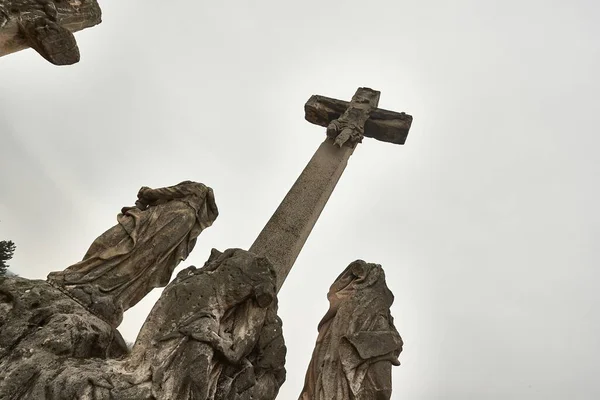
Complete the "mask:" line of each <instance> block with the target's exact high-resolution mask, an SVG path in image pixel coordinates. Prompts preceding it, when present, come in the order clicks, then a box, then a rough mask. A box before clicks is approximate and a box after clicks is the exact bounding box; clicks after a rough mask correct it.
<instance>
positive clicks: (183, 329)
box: [128, 249, 285, 400]
mask: <svg viewBox="0 0 600 400" xmlns="http://www.w3.org/2000/svg"><path fill="white" fill-rule="evenodd" d="M276 311H277V303H276V293H275V273H274V270H273V267H272V265H271V264H270V263H269V261H268V260H267V259H266V258H264V257H257V256H256V255H254V254H252V253H249V252H247V251H245V250H241V249H228V250H226V251H225V252H223V253H220V252H218V251H216V250H213V252H212V254H211V257H210V258H209V260H208V261H207V262H206V264H205V265H204V267H202V268H200V269H195V268H194V267H190V268H187V269H185V270H183V271H181V272H180V273H179V274H178V275H177V278H175V280H174V281H173V282H172V283H171V284H169V285H168V286H167V288H166V289H165V290H164V292H163V294H162V296H161V298H160V299H159V301H158V302H157V303H156V305H155V306H154V308H153V310H152V311H151V312H150V315H149V316H148V318H147V320H146V323H145V324H144V326H143V327H142V329H141V331H140V334H139V336H138V339H137V340H136V343H135V346H134V348H133V351H132V355H131V358H130V361H129V362H128V363H129V364H130V365H132V366H134V367H135V368H137V369H138V370H140V369H141V370H144V371H146V372H143V373H141V375H144V374H149V375H151V376H152V386H153V390H154V393H155V396H156V397H157V398H158V399H195V400H205V399H237V398H238V397H235V395H241V393H243V392H245V391H248V389H251V390H254V389H253V387H254V386H255V385H256V381H257V375H258V378H259V384H260V385H261V386H265V387H266V388H268V387H269V382H262V380H261V379H260V378H262V377H263V376H264V375H265V374H266V375H269V374H275V375H277V377H276V378H275V380H276V382H275V383H276V385H275V386H276V387H275V388H272V385H271V386H270V387H271V389H270V390H271V393H272V397H269V396H267V395H268V393H265V394H261V395H260V396H259V397H255V398H261V399H274V398H275V395H276V394H277V392H278V389H279V386H281V384H282V383H283V379H285V370H284V369H283V363H284V359H285V347H284V346H283V336H282V334H281V321H280V320H279V319H278V317H277V316H276ZM263 332H264V333H263ZM269 335H270V337H269ZM261 339H262V341H261ZM272 343H277V344H279V346H278V347H277V349H276V351H277V353H278V354H276V355H271V354H269V353H268V352H267V351H266V350H267V348H268V346H269V345H270V344H272ZM265 361H266V362H265ZM254 364H256V365H254ZM139 374H140V373H139V372H138V375H139ZM267 378H268V377H267ZM244 398H246V397H244Z"/></svg>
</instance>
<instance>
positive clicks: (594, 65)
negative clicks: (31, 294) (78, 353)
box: [0, 0, 600, 400]
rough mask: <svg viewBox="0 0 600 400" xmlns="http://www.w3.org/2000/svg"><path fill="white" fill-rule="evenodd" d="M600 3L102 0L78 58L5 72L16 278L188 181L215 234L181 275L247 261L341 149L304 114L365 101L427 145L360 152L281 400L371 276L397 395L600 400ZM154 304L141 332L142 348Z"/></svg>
mask: <svg viewBox="0 0 600 400" xmlns="http://www.w3.org/2000/svg"><path fill="white" fill-rule="evenodd" d="M599 4H600V3H598V2H597V1H592V0H588V1H584V0H578V1H560V2H559V1H553V0H545V1H541V0H539V1H536V0H522V1H512V0H508V1H506V0H505V1H501V2H500V1H481V0H479V1H476V0H471V1H466V0H462V1H460V0H459V1H452V2H450V1H441V0H438V1H419V2H416V1H413V2H401V1H368V2H367V1H361V2H358V1H348V0H347V1H343V2H342V1H303V2H283V1H279V2H278V1H260V2H243V1H226V2H218V1H213V2H204V1H189V0H188V1H182V0H172V1H169V2H167V3H165V2H161V3H160V4H159V2H151V1H142V0H135V1H134V0H128V1H122V0H121V1H115V0H112V1H111V0H105V1H101V6H102V8H103V20H104V22H103V23H102V24H100V25H98V26H97V27H94V28H91V29H88V30H85V31H82V32H80V33H78V34H76V37H77V40H78V43H79V46H80V49H81V53H82V56H81V62H80V63H79V64H76V65H74V66H71V67H54V66H52V65H50V64H49V63H47V62H46V61H45V60H44V59H42V58H41V57H40V56H39V55H37V54H36V53H35V52H34V51H32V50H25V51H22V52H19V53H16V54H13V55H10V56H7V57H2V58H1V59H0V137H1V141H0V160H1V168H0V187H1V192H0V193H1V195H0V240H2V239H11V240H13V241H14V242H15V243H16V244H17V250H16V254H15V257H14V259H13V260H12V262H11V266H12V269H13V270H14V272H16V273H18V274H20V275H22V276H25V277H29V278H45V276H46V275H47V274H48V272H50V271H52V270H58V269H63V268H66V267H67V266H69V265H71V264H73V263H75V262H77V261H78V260H80V259H81V257H82V256H83V254H84V253H85V251H86V250H87V248H88V246H89V245H90V244H91V242H92V241H93V240H94V238H95V237H96V236H98V235H99V234H100V233H102V232H103V231H105V230H106V229H107V228H109V227H110V226H112V225H113V224H114V223H115V222H116V214H117V213H118V212H119V210H120V208H121V207H122V206H125V205H131V204H132V203H133V201H134V200H135V195H136V193H137V190H138V189H139V188H140V187H141V186H142V185H147V186H153V187H156V186H167V185H172V184H175V183H178V182H180V181H182V180H187V179H189V180H196V181H199V182H203V183H205V184H207V185H209V186H211V187H212V188H213V189H214V191H215V197H216V200H217V204H218V206H219V209H220V216H219V218H218V219H217V220H216V222H215V224H214V225H213V226H212V227H211V228H209V229H207V230H206V231H204V232H203V233H202V235H201V236H200V238H199V240H198V244H197V246H196V249H195V250H194V252H193V253H192V255H191V256H190V257H189V258H188V260H186V261H185V262H183V263H182V264H181V265H180V268H183V267H185V266H188V265H192V264H193V265H197V266H200V265H202V264H203V262H204V260H205V259H206V258H207V257H208V255H209V252H210V249H211V248H212V247H215V248H218V249H220V250H224V249H226V248H229V247H241V248H248V247H249V246H250V244H251V243H252V242H253V240H254V238H255V237H256V235H257V234H258V233H259V232H260V230H261V229H262V227H263V225H264V224H265V223H266V222H267V220H268V218H269V217H270V215H271V214H272V212H273V211H274V210H275V208H276V206H277V205H278V203H279V202H280V200H281V199H282V198H283V196H284V195H285V193H286V192H287V190H288V189H289V188H290V186H291V185H292V183H293V182H294V180H295V179H296V177H297V175H298V174H299V173H300V171H301V170H302V168H303V167H304V165H305V164H306V162H307V161H308V160H309V159H310V157H311V156H312V154H313V152H314V151H315V150H316V148H317V146H318V145H319V143H320V142H321V141H322V140H323V139H324V137H325V132H324V129H323V128H320V127H316V126H314V125H310V124H309V123H307V122H305V121H304V119H303V105H304V102H305V101H306V100H307V99H308V98H309V97H310V96H311V95H312V94H321V95H325V96H330V97H336V98H341V99H350V97H351V96H352V94H353V93H354V91H355V90H356V88H357V87H359V86H367V87H372V88H374V89H377V90H380V91H381V92H382V94H381V101H380V107H383V108H387V109H390V110H395V111H405V112H407V113H409V114H412V115H413V116H414V123H413V127H412V130H411V133H410V134H409V137H408V141H407V143H406V145H405V146H395V145H391V144H386V143H381V142H376V141H374V140H368V139H366V140H365V141H364V142H363V144H361V145H360V146H359V148H358V149H357V150H356V152H355V153H354V155H353V156H352V158H351V159H350V162H349V164H348V167H347V169H346V172H345V173H344V175H343V176H342V178H341V180H340V183H339V184H338V187H337V189H336V190H335V192H334V194H333V196H332V197H331V199H330V201H329V203H328V205H327V207H326V208H325V210H324V212H323V214H322V216H321V218H320V220H319V222H318V223H317V225H316V227H315V229H314V230H313V233H312V235H311V236H310V238H309V239H308V242H307V243H306V245H305V247H304V250H303V252H302V253H301V255H300V257H299V258H298V260H297V262H296V264H295V266H294V269H293V270H292V272H291V274H290V276H289V278H288V281H287V282H286V284H285V285H284V287H283V289H282V291H281V293H280V316H281V317H282V319H283V322H284V335H285V338H286V342H287V346H288V356H287V371H288V378H287V382H286V383H285V384H284V386H283V387H282V389H281V391H280V396H279V398H281V399H295V398H297V396H298V394H299V393H300V389H301V387H302V384H303V380H304V372H305V369H306V367H307V365H308V361H309V358H310V355H311V352H312V348H313V346H314V341H315V339H316V327H317V323H318V322H319V320H320V319H321V317H322V316H323V314H324V313H325V311H326V310H327V300H326V293H327V290H328V287H329V285H330V284H331V283H332V282H333V280H334V279H335V277H336V276H337V275H338V274H339V273H340V272H341V271H342V270H343V269H344V268H345V267H346V266H347V265H348V264H349V263H350V262H351V261H353V260H355V259H357V258H361V259H364V260H366V261H369V262H376V263H380V264H382V265H383V267H384V269H385V271H386V274H387V281H388V286H389V287H390V289H391V290H392V291H393V292H394V294H395V297H396V300H395V303H394V306H393V308H392V313H393V315H394V317H395V322H396V326H397V328H398V330H399V332H400V333H401V335H402V337H403V339H404V341H405V348H404V351H403V353H402V354H401V356H400V360H401V362H402V365H401V366H400V367H397V368H395V369H394V394H393V398H394V399H410V400H413V399H414V400H420V399H425V400H429V399H457V400H458V399H461V400H462V399H502V400H506V399H528V400H529V399H532V400H533V399H540V400H541V399H544V400H547V399H566V398H570V399H597V398H600V381H599V380H598V378H597V375H598V371H600V344H599V340H598V338H599V337H600V320H599V318H598V312H597V310H595V309H593V306H594V305H596V306H597V305H598V304H599V302H600V292H599V291H598V290H597V287H598V279H599V278H600V273H599V272H598V268H597V264H598V260H599V258H600V257H599V255H598V250H597V242H598V240H599V236H600V216H599V213H598V204H599V203H600V192H599V190H598V187H597V182H598V177H599V175H600V166H599V164H598V162H597V158H598V157H597V154H598V147H599V146H600V135H598V127H599V126H600V112H599V111H600V110H599V101H598V93H599V92H600V78H599V73H598V71H600V45H599V44H598V43H599V42H598V39H599V38H600V24H598V21H599V18H600V15H599V14H600V13H599V11H600V5H599ZM595 244H596V246H594V245H595ZM594 247H595V248H594ZM178 270H179V269H178ZM159 294H160V291H159V290H156V291H155V292H153V293H152V294H151V295H150V296H148V298H147V299H145V300H144V301H143V302H142V303H140V304H139V305H138V306H136V307H135V308H134V309H133V310H131V311H129V312H128V313H127V314H126V316H125V321H124V323H123V325H122V326H121V332H122V333H123V335H124V336H125V337H126V338H127V339H128V340H131V341H133V340H134V338H135V336H136V334H137V330H138V329H139V327H140V326H141V324H142V322H143V320H144V318H145V316H146V314H147V313H148V312H149V310H150V307H151V306H152V304H153V303H154V301H155V300H156V299H157V298H158V296H159Z"/></svg>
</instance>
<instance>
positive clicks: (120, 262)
mask: <svg viewBox="0 0 600 400" xmlns="http://www.w3.org/2000/svg"><path fill="white" fill-rule="evenodd" d="M217 216H218V209H217V206H216V203H215V199H214V194H213V191H212V189H211V188H209V187H207V186H205V185H203V184H201V183H197V182H191V181H185V182H182V183H180V184H178V185H175V186H171V187H166V188H160V189H150V188H148V187H143V188H141V189H140V191H139V192H138V200H137V202H136V206H135V207H124V208H123V210H122V213H121V214H119V215H118V216H117V221H118V224H117V225H115V226H114V227H112V228H110V229H109V230H107V231H106V232H104V233H103V234H102V235H100V236H99V237H98V238H97V239H96V240H95V241H94V242H93V243H92V245H91V246H90V248H89V250H88V251H87V253H86V254H85V256H84V257H83V260H82V261H80V262H78V263H76V264H74V265H72V266H70V267H69V268H67V269H65V270H64V271H58V272H52V273H50V274H49V275H48V280H49V281H50V282H51V283H53V284H54V285H57V286H59V287H62V288H64V289H66V290H67V291H68V292H69V294H71V295H72V296H74V297H76V298H77V299H78V300H79V301H82V302H83V304H84V305H85V306H87V307H88V308H90V309H91V310H92V311H94V312H95V313H96V314H97V315H99V316H101V317H102V318H104V319H105V320H107V321H108V322H110V323H111V324H113V325H114V326H115V327H116V326H118V325H119V324H120V322H121V320H122V314H123V312H124V311H126V310H127V309H129V308H131V307H133V306H134V305H135V304H137V303H138V302H139V301H140V300H141V299H142V298H143V297H144V296H145V295H146V294H148V293H149V292H150V291H151V290H152V289H154V288H156V287H163V286H165V285H166V284H167V283H168V282H169V280H170V279H171V274H172V272H173V270H174V269H175V267H176V266H177V264H179V262H181V261H182V260H185V259H186V258H187V256H188V255H189V253H190V252H191V251H192V249H193V248H194V245H195V243H196V238H197V237H198V235H199V234H200V232H202V231H203V230H204V229H205V228H207V227H209V226H211V225H212V223H213V222H214V220H215V219H216V218H217Z"/></svg>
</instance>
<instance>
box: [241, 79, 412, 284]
mask: <svg viewBox="0 0 600 400" xmlns="http://www.w3.org/2000/svg"><path fill="white" fill-rule="evenodd" d="M379 95H380V92H378V91H376V90H372V89H368V88H359V89H358V90H357V91H356V93H355V94H354V96H353V97H352V101H350V102H349V103H348V102H345V101H341V100H336V99H331V98H328V97H323V96H312V97H311V98H310V99H309V100H308V102H307V103H306V105H305V106H304V110H305V118H306V120H307V121H309V122H311V123H314V124H316V125H320V126H325V127H327V138H326V139H325V141H324V142H323V143H321V145H320V146H319V148H318V149H317V151H316V152H315V154H314V155H313V157H312V158H311V160H310V161H309V162H308V164H307V165H306V167H305V168H304V171H302V173H301V174H300V176H299V177H298V179H297V180H296V182H295V183H294V185H293V186H292V188H291V189H290V191H289V192H288V194H287V195H286V196H285V198H284V199H283V201H282V202H281V204H280V205H279V207H278V208H277V210H276V211H275V213H274V214H273V216H272V217H271V219H270V220H269V221H268V222H267V224H266V225H265V227H264V228H263V230H262V232H261V233H260V234H259V235H258V237H257V238H256V240H255V242H254V243H253V244H252V246H251V247H250V251H251V252H253V253H255V254H257V255H260V256H266V257H267V258H268V259H269V260H270V261H271V262H272V263H273V265H274V267H275V271H276V273H277V290H278V291H279V289H281V286H282V285H283V282H284V281H285V279H286V277H287V275H288V274H289V272H290V270H291V268H292V266H293V265H294V262H295V261H296V258H297V257H298V255H299V254H300V251H301V250H302V247H303V246H304V243H305V242H306V239H308V236H309V234H310V232H311V231H312V229H313V227H314V225H315V223H316V222H317V219H318V218H319V215H321V212H322V211H323V208H324V207H325V204H326V203H327V200H329V197H330V196H331V193H332V192H333V189H334V188H335V185H336V184H337V182H338V180H339V179H340V176H341V175H342V173H343V172H344V169H345V168H346V165H347V163H348V159H349V158H350V156H351V155H352V153H353V152H354V149H355V148H356V146H357V144H358V143H360V142H361V141H362V139H363V137H365V136H366V137H372V138H375V139H377V140H380V141H384V142H389V143H395V144H404V142H405V140H406V136H407V135H408V131H409V129H410V125H411V123H412V117H411V116H410V115H407V114H405V113H396V112H393V111H387V110H382V109H379V108H377V105H378V102H379Z"/></svg>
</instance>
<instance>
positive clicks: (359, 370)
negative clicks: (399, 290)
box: [300, 260, 402, 400]
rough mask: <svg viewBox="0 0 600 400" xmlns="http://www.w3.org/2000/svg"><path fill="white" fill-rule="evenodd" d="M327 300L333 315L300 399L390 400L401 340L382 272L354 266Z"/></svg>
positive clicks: (329, 316) (322, 326)
mask: <svg viewBox="0 0 600 400" xmlns="http://www.w3.org/2000/svg"><path fill="white" fill-rule="evenodd" d="M327 298H328V300H329V311H327V313H326V314H325V316H324V317H323V319H322V320H321V322H320V323H319V327H318V330H319V335H318V338H317V343H316V345H315V349H314V351H313V355H312V359H311V361H310V365H309V366H308V370H307V373H306V378H305V383H304V388H303V389H302V393H301V395H300V400H353V399H356V400H367V399H368V400H387V399H389V398H390V396H391V392H392V371H391V368H392V365H399V364H400V363H399V362H398V356H399V354H400V352H401V351H402V339H401V338H400V335H399V334H398V331H397V330H396V328H395V327H394V322H393V318H392V316H391V314H390V306H391V305H392V303H393V301H394V296H393V294H392V292H391V291H390V290H389V289H388V287H387V285H386V283H385V274H384V272H383V269H382V268H381V266H380V265H378V264H368V263H366V262H364V261H362V260H357V261H354V262H353V263H351V264H350V265H349V266H348V267H347V268H346V269H345V270H344V272H342V274H341V275H340V276H339V277H338V278H337V279H336V280H335V282H334V283H333V285H331V288H330V289H329V293H328V294H327Z"/></svg>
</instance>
